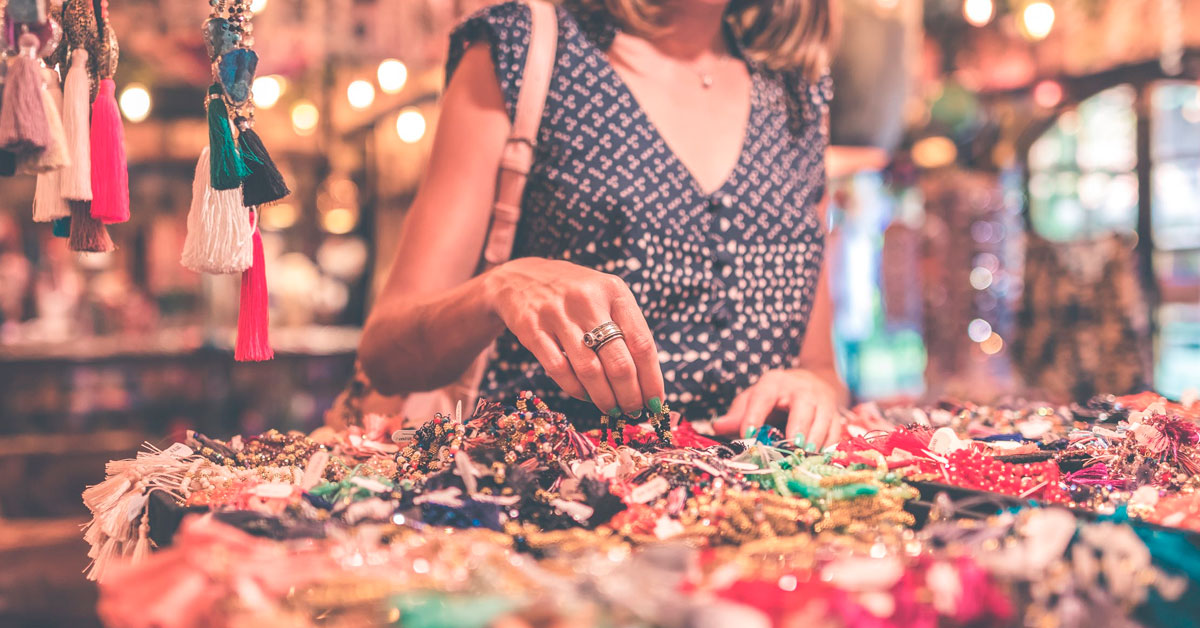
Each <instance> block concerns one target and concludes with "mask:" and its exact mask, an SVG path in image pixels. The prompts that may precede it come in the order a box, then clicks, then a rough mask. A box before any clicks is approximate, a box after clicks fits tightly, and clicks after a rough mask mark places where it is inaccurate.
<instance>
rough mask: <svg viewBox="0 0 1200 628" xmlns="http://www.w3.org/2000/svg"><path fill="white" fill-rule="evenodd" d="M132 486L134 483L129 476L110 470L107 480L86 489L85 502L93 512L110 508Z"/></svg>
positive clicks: (84, 492) (84, 493)
mask: <svg viewBox="0 0 1200 628" xmlns="http://www.w3.org/2000/svg"><path fill="white" fill-rule="evenodd" d="M130 486H132V483H131V482H130V481H129V478H127V477H125V476H123V475H114V474H113V473H112V472H109V473H108V478H107V479H106V480H104V481H103V482H101V483H99V484H95V485H93V486H89V487H87V488H86V489H84V491H83V503H84V505H86V506H87V507H88V510H91V511H92V512H93V513H96V512H103V511H107V510H110V509H112V508H113V507H115V506H116V505H117V502H118V501H120V499H121V498H122V497H124V496H125V493H127V492H128V491H129V488H130Z"/></svg>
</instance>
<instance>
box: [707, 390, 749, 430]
mask: <svg viewBox="0 0 1200 628" xmlns="http://www.w3.org/2000/svg"><path fill="white" fill-rule="evenodd" d="M749 400H750V391H749V390H744V391H742V393H741V394H739V395H738V396H737V397H734V398H733V403H731V404H729V412H726V413H725V416H723V417H721V418H719V419H717V420H716V421H713V431H714V432H716V433H718V434H723V435H729V434H732V435H734V436H736V437H738V438H741V437H742V436H743V435H744V433H738V430H739V429H740V428H741V427H742V416H743V415H744V414H745V413H746V403H747V402H748V401H749Z"/></svg>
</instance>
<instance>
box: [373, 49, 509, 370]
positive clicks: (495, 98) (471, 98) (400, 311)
mask: <svg viewBox="0 0 1200 628" xmlns="http://www.w3.org/2000/svg"><path fill="white" fill-rule="evenodd" d="M509 127H510V124H509V120H508V115H507V113H506V112H505V109H504V99H503V96H502V95H501V93H500V86H499V84H498V83H497V81H496V78H495V76H494V75H493V73H492V62H491V59H490V57H489V56H488V50H487V48H486V47H485V46H481V45H476V46H473V47H471V49H470V50H468V51H467V53H466V54H465V55H464V57H463V60H462V63H461V64H460V65H459V67H458V69H457V71H456V72H455V74H454V76H453V78H452V79H451V80H450V85H449V86H448V87H447V89H446V94H445V97H444V98H443V102H442V111H441V117H440V119H439V121H438V128H437V135H436V136H435V138H434V143H433V151H432V155H431V157H430V161H429V166H428V170H427V171H426V173H425V179H424V181H423V182H422V184H421V186H420V189H419V191H418V192H417V196H416V198H415V199H414V201H413V204H412V207H411V208H410V209H409V214H408V217H407V219H406V220H405V221H404V227H403V229H402V231H401V235H400V241H399V246H398V249H397V254H396V259H395V261H393V262H392V269H391V273H390V274H389V276H388V280H387V283H386V284H385V285H384V288H383V291H382V292H381V293H380V296H379V299H378V301H377V302H376V304H375V306H374V308H373V309H372V311H371V316H370V318H369V319H368V320H367V325H366V329H365V330H364V331H363V337H362V341H361V342H360V344H359V356H360V357H361V359H362V363H363V367H364V368H365V370H366V372H367V375H368V376H369V377H370V378H371V381H372V383H373V384H374V385H375V386H376V387H377V388H378V389H379V390H380V391H382V392H384V393H398V392H411V391H416V390H429V389H432V388H436V387H438V386H441V385H444V384H446V383H449V382H450V381H453V379H454V378H455V377H457V375H458V374H459V373H461V372H462V371H463V370H465V369H466V367H467V366H468V365H469V364H470V361H471V360H472V359H473V358H474V356H475V355H477V354H478V353H479V352H480V351H481V350H483V348H485V347H486V346H487V345H488V343H489V342H491V341H492V340H493V339H495V338H496V336H498V335H499V334H500V333H501V332H502V331H503V330H504V325H503V322H502V321H501V320H500V318H499V316H497V314H496V312H495V311H494V309H493V308H492V307H490V302H489V300H488V299H487V298H486V297H485V295H484V290H482V284H483V283H484V281H485V280H484V279H483V278H482V277H475V278H472V275H473V273H474V272H475V268H476V265H477V264H478V261H479V251H480V250H482V248H483V241H484V238H485V236H486V233H487V225H488V219H489V215H488V212H489V210H490V206H491V200H492V198H493V196H494V193H495V184H496V171H497V168H498V167H499V164H500V154H501V151H502V150H503V147H504V141H505V138H507V137H508V133H509Z"/></svg>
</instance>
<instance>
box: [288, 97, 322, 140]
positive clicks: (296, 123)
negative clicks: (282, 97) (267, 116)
mask: <svg viewBox="0 0 1200 628" xmlns="http://www.w3.org/2000/svg"><path fill="white" fill-rule="evenodd" d="M320 120H321V112H320V111H318V110H317V106H316V105H314V104H312V102H311V101H308V100H301V101H299V102H297V103H296V104H295V105H293V106H292V129H294V130H295V131H296V133H298V134H300V135H310V134H312V132H313V131H315V130H316V129H317V122H319V121H320Z"/></svg>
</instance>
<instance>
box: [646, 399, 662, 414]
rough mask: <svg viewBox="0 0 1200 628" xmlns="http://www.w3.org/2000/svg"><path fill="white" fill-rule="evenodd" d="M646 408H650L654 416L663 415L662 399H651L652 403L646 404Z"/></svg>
mask: <svg viewBox="0 0 1200 628" xmlns="http://www.w3.org/2000/svg"><path fill="white" fill-rule="evenodd" d="M646 407H647V408H650V411H651V412H653V413H654V414H662V399H659V398H658V397H651V398H650V401H647V402H646Z"/></svg>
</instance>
